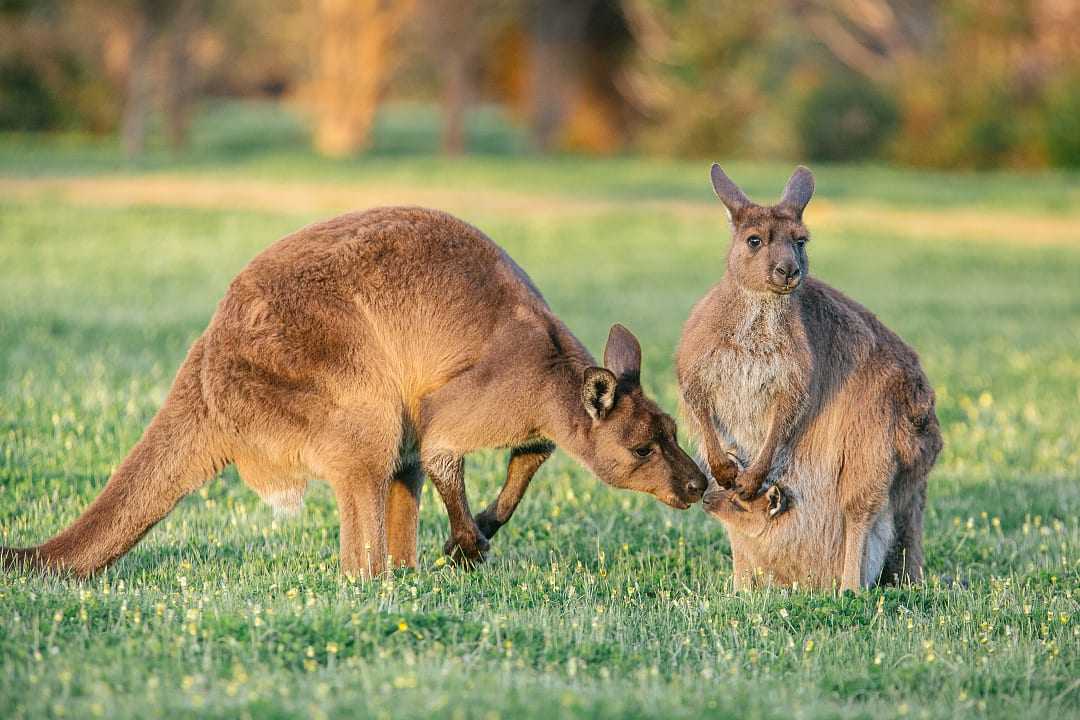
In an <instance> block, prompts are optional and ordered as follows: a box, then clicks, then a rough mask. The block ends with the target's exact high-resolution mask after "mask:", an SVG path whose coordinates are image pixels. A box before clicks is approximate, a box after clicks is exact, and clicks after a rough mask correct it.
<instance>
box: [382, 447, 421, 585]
mask: <svg viewBox="0 0 1080 720" xmlns="http://www.w3.org/2000/svg"><path fill="white" fill-rule="evenodd" d="M423 487H424V471H423V469H422V468H421V467H420V463H419V462H418V461H416V460H412V461H411V462H408V463H407V464H405V465H403V466H402V467H400V468H398V470H397V472H395V473H394V477H393V479H392V480H391V482H390V497H389V500H388V505H387V510H386V529H387V536H388V540H387V550H388V551H389V554H390V562H391V563H392V564H393V565H394V566H395V567H411V568H414V567H416V564H417V552H416V533H417V530H418V528H419V524H420V491H421V490H422V489H423Z"/></svg>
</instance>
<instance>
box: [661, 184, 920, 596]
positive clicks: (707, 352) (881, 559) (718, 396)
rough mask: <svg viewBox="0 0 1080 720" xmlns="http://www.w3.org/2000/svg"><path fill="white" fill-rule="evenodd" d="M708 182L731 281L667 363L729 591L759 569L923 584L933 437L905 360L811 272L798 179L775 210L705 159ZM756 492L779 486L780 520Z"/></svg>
mask: <svg viewBox="0 0 1080 720" xmlns="http://www.w3.org/2000/svg"><path fill="white" fill-rule="evenodd" d="M713 187H714V189H715V190H716V193H717V195H718V196H719V197H720V199H721V200H722V201H723V203H724V205H725V207H726V208H727V210H728V213H729V216H730V219H731V225H732V228H733V239H732V245H731V249H730V250H729V252H728V259H727V272H726V274H725V275H724V277H723V279H722V280H721V281H720V283H719V284H717V285H716V286H714V287H713V288H712V289H711V290H710V291H709V293H708V294H707V295H706V296H705V297H704V298H703V299H702V300H701V301H700V302H699V303H698V304H697V305H696V306H695V308H694V310H693V312H692V313H691V315H690V318H689V320H688V321H687V323H686V327H685V328H684V330H683V336H682V340H681V342H680V344H679V349H678V355H677V366H678V373H679V384H680V388H681V391H682V396H683V403H684V407H685V410H686V414H687V415H688V417H689V418H690V420H691V426H692V432H694V433H696V434H697V436H698V438H699V439H700V441H701V442H700V445H701V449H702V454H703V459H704V464H705V465H707V466H708V467H709V469H710V470H711V473H712V475H713V477H714V479H715V481H716V482H715V483H713V484H711V485H710V490H709V491H708V492H707V493H706V496H705V498H706V502H705V507H706V510H708V511H709V512H711V513H712V514H714V515H716V516H717V517H718V518H719V519H720V520H721V521H722V522H723V523H724V525H725V527H726V528H727V529H728V531H729V534H730V536H731V545H732V555H733V560H734V565H735V577H736V585H737V586H739V587H745V586H746V585H748V584H749V583H750V580H751V579H752V577H753V576H754V575H755V573H757V572H760V573H762V574H764V575H766V576H767V578H768V579H769V580H770V581H772V582H778V583H783V584H794V583H800V584H803V585H804V586H805V585H807V584H809V585H811V586H818V587H829V586H831V585H832V584H833V583H835V582H836V581H839V582H840V584H841V586H842V587H843V588H846V589H854V588H860V587H864V586H866V585H869V584H873V583H875V582H877V581H878V580H879V577H880V578H881V579H885V580H888V581H917V580H919V579H920V578H921V576H922V567H923V553H922V515H923V507H924V505H925V499H926V477H927V475H928V474H929V472H930V468H931V467H932V466H933V464H934V460H935V459H936V457H937V454H938V452H939V451H940V449H941V436H940V432H939V428H938V421H937V416H936V415H935V412H934V393H933V390H932V389H931V388H930V384H929V382H928V381H927V379H926V376H925V374H924V373H923V371H922V369H921V367H920V365H919V359H918V357H917V355H916V354H915V352H914V351H913V350H912V349H911V348H910V347H908V346H907V345H906V344H905V343H904V342H903V341H902V340H901V339H900V338H899V337H897V336H896V335H895V334H894V333H893V332H891V331H890V330H889V329H888V328H886V327H885V326H884V325H882V324H881V322H880V321H879V320H878V319H877V318H876V317H875V316H874V315H873V314H872V313H871V312H870V311H868V310H867V309H866V308H864V307H863V306H861V305H859V304H858V303H856V302H855V301H853V300H851V299H850V298H848V297H846V296H845V295H843V294H842V293H840V292H839V291H837V290H835V289H833V288H831V287H829V286H828V285H826V284H824V283H822V282H820V281H818V280H816V279H814V278H810V277H807V271H808V266H807V259H806V250H805V245H806V242H807V240H808V235H809V233H808V232H807V229H806V227H805V225H804V224H803V222H802V212H803V209H804V208H805V206H806V204H807V203H808V202H809V200H810V197H811V195H812V193H813V176H812V175H811V174H810V171H809V170H807V169H806V168H799V169H798V170H796V172H795V174H794V175H792V178H791V180H790V181H789V182H788V186H787V188H786V189H785V191H784V195H783V198H782V199H781V201H780V203H779V204H777V205H774V206H771V207H763V206H760V205H756V204H754V203H752V202H751V201H750V200H749V199H748V198H747V197H746V195H745V194H744V193H743V192H742V191H741V190H739V188H738V187H737V186H736V185H735V184H734V183H733V182H731V180H730V179H728V177H727V176H726V175H725V174H724V173H723V171H722V170H720V168H719V166H717V165H714V166H713ZM732 457H734V458H735V459H736V461H732V459H731V458H732ZM766 483H767V484H769V485H772V484H778V485H780V487H781V490H782V495H783V497H784V499H785V503H784V507H785V511H784V512H779V513H775V514H770V513H765V512H763V511H762V509H761V508H760V507H758V508H756V509H755V508H754V507H753V506H750V505H747V502H748V501H752V500H753V498H755V497H756V496H757V495H758V493H759V492H760V490H761V488H762V487H763V486H764V485H765V484H766ZM733 499H734V500H733ZM740 504H741V505H742V506H743V507H742V508H741V509H742V510H743V511H744V512H745V514H739V505H740ZM766 507H767V506H766Z"/></svg>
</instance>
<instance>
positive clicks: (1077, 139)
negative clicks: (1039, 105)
mask: <svg viewBox="0 0 1080 720" xmlns="http://www.w3.org/2000/svg"><path fill="white" fill-rule="evenodd" d="M1045 117H1046V153H1047V155H1048V156H1049V160H1050V164H1051V165H1055V166H1057V167H1065V168H1080V76H1078V77H1075V78H1072V79H1070V80H1069V81H1068V82H1066V83H1064V84H1063V85H1062V86H1061V87H1060V88H1055V90H1054V91H1052V92H1051V93H1049V95H1048V97H1047V106H1046V115H1045Z"/></svg>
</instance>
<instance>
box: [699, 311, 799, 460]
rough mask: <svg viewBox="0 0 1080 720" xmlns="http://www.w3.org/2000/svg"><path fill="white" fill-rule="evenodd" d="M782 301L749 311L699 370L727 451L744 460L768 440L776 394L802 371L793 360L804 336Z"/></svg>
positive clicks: (788, 386)
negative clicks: (797, 333) (799, 334)
mask: <svg viewBox="0 0 1080 720" xmlns="http://www.w3.org/2000/svg"><path fill="white" fill-rule="evenodd" d="M777 300H778V301H777V302H763V303H760V304H759V305H758V306H757V307H756V308H755V310H754V311H753V312H750V313H747V314H746V315H745V316H744V317H743V318H742V319H741V320H740V322H739V324H738V325H737V326H736V327H735V328H734V329H733V331H732V333H731V335H730V337H729V338H727V339H726V342H722V343H720V344H718V345H717V346H716V348H715V349H714V350H713V351H712V352H711V353H709V354H708V355H707V356H706V358H705V359H704V362H703V363H702V366H701V367H700V368H699V371H700V372H701V373H702V374H703V378H702V379H703V381H704V382H703V383H702V384H703V385H704V386H705V387H708V388H709V389H710V390H709V396H710V397H709V401H710V402H709V404H710V411H711V415H712V421H713V426H714V428H715V429H716V431H717V433H718V435H719V436H720V439H721V441H722V442H723V443H724V444H725V445H726V446H727V448H726V449H728V450H729V451H732V452H735V453H736V454H737V455H738V456H739V458H740V460H742V461H743V462H744V463H748V462H750V461H751V460H752V459H753V458H754V456H755V455H756V454H757V452H758V451H759V450H760V449H761V446H762V444H763V443H764V440H765V435H766V433H767V431H768V426H769V419H770V416H771V412H772V407H773V402H774V400H775V398H776V397H777V395H778V394H779V393H781V392H783V391H785V390H787V389H788V388H790V387H791V386H792V384H793V383H795V382H796V380H797V379H798V378H797V373H800V372H801V371H800V369H799V367H798V366H797V364H796V363H795V362H794V361H793V355H794V351H795V347H796V344H797V342H798V340H797V339H796V336H795V334H794V330H793V329H792V327H791V325H790V322H789V317H788V315H789V313H790V310H789V309H788V308H787V307H786V305H785V304H783V302H782V299H780V298H778V299H777Z"/></svg>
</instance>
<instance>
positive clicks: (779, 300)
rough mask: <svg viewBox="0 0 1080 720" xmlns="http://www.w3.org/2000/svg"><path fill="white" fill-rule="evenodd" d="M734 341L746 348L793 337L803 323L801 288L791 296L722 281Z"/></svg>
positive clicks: (725, 305)
mask: <svg viewBox="0 0 1080 720" xmlns="http://www.w3.org/2000/svg"><path fill="white" fill-rule="evenodd" d="M720 287H721V292H722V293H723V294H724V303H723V307H724V308H725V314H726V315H727V318H725V320H726V322H727V323H728V324H729V327H728V330H729V334H730V338H731V342H732V343H733V344H735V345H738V346H742V347H753V346H758V345H770V344H773V343H775V342H776V341H777V340H778V339H780V338H784V337H789V336H791V335H792V334H793V332H794V331H795V325H796V324H798V323H800V322H801V320H800V317H799V311H798V307H799V306H798V303H799V293H800V291H801V288H800V289H799V290H796V291H795V292H792V293H789V294H787V295H778V294H777V293H773V292H758V291H754V290H748V289H746V288H744V287H742V286H741V285H738V284H736V283H735V282H733V281H729V280H728V279H727V278H725V279H724V280H723V281H722V282H721V285H720Z"/></svg>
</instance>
